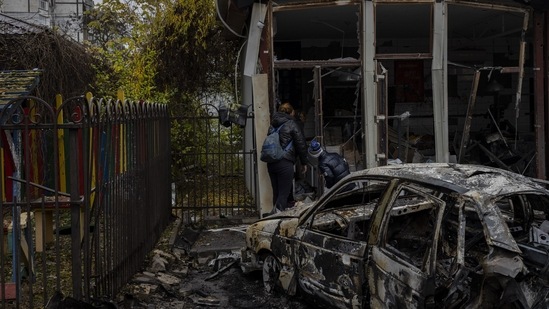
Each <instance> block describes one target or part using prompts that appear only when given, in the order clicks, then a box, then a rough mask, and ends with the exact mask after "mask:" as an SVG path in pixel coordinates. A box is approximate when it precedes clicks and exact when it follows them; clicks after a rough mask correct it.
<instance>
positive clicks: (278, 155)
mask: <svg viewBox="0 0 549 309" xmlns="http://www.w3.org/2000/svg"><path fill="white" fill-rule="evenodd" d="M283 125H284V124H282V125H281V126H280V127H278V128H276V129H274V128H273V127H271V128H269V134H268V135H267V137H266V138H265V140H264V141H263V146H261V156H260V157H259V158H260V160H261V161H263V162H267V163H273V162H278V161H280V160H281V159H282V158H283V157H284V154H285V153H286V151H288V149H290V147H291V146H292V141H290V142H289V143H288V145H287V146H286V147H285V148H282V146H281V145H280V135H279V134H278V131H280V128H282V126H283Z"/></svg>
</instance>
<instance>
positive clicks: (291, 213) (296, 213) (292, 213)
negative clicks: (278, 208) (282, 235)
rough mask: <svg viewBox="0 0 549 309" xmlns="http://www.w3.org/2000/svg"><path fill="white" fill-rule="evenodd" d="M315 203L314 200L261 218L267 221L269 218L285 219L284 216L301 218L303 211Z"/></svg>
mask: <svg viewBox="0 0 549 309" xmlns="http://www.w3.org/2000/svg"><path fill="white" fill-rule="evenodd" d="M313 205H314V203H313V202H310V203H305V204H301V205H299V206H295V207H292V208H290V209H287V210H285V211H282V212H279V213H276V214H274V215H270V216H268V217H266V218H263V219H260V220H259V221H258V222H260V221H267V220H273V219H283V218H299V217H301V215H302V214H303V213H305V212H306V211H307V210H308V209H309V208H311V207H312V206H313Z"/></svg>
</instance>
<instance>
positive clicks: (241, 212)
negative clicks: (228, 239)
mask: <svg viewBox="0 0 549 309" xmlns="http://www.w3.org/2000/svg"><path fill="white" fill-rule="evenodd" d="M228 112H229V111H227V110H219V109H218V108H217V107H216V106H214V105H212V104H202V105H200V106H199V107H198V108H197V110H196V111H194V112H193V113H189V114H191V115H192V116H187V117H185V116H179V117H173V118H172V127H173V128H175V129H176V130H177V129H180V130H182V131H183V130H185V131H187V132H190V134H189V135H182V136H179V138H180V139H181V140H180V141H176V140H175V138H174V148H175V149H177V148H178V147H177V146H175V144H176V143H182V144H183V145H179V149H183V150H182V151H181V153H179V154H176V155H175V157H177V158H179V159H178V161H179V162H178V167H177V168H178V169H179V170H178V171H177V172H176V179H174V181H175V182H174V184H175V191H176V192H177V194H176V198H175V200H176V201H175V202H176V205H177V206H176V207H177V208H178V209H179V210H182V213H183V215H182V217H183V222H184V223H186V224H196V225H204V224H206V223H207V222H206V221H212V220H219V219H221V220H225V221H227V222H229V221H231V220H230V219H237V220H238V219H242V218H247V217H257V206H256V200H255V199H254V196H257V195H256V194H255V192H256V190H257V185H256V181H255V180H256V175H257V168H256V166H257V165H256V162H255V150H254V149H255V147H254V146H253V144H254V143H253V138H252V133H251V132H252V130H246V128H245V127H240V126H238V125H235V124H232V125H230V123H229V122H228V118H229V117H231V116H230V115H228V114H226V113H228ZM246 118H247V121H248V124H246V127H248V126H250V127H253V114H252V113H248V115H246ZM183 128H185V129H183ZM246 149H248V150H246Z"/></svg>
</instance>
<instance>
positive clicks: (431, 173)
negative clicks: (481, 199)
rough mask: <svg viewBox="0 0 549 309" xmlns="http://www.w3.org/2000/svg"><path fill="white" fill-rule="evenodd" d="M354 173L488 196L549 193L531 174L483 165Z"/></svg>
mask: <svg viewBox="0 0 549 309" xmlns="http://www.w3.org/2000/svg"><path fill="white" fill-rule="evenodd" d="M354 174H355V175H357V174H358V175H370V176H379V177H381V178H400V179H406V180H410V181H413V182H418V183H424V184H431V185H435V186H441V187H444V188H446V189H449V190H452V191H456V192H458V193H461V194H465V193H466V192H469V191H475V192H478V193H480V194H481V195H484V196H486V197H487V196H496V195H507V194H512V193H517V192H525V191H539V193H542V194H545V195H549V191H548V190H546V189H545V188H544V187H542V186H541V185H539V184H537V183H535V182H534V181H532V180H531V179H529V178H528V177H525V176H523V175H520V174H517V173H513V172H509V171H506V170H503V169H499V168H494V167H487V166H480V165H470V164H453V163H410V164H399V165H387V166H380V167H374V168H370V169H366V170H362V171H359V172H356V173H354Z"/></svg>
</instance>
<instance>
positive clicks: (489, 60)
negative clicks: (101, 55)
mask: <svg viewBox="0 0 549 309" xmlns="http://www.w3.org/2000/svg"><path fill="white" fill-rule="evenodd" d="M219 3H220V4H221V5H220V6H221V8H222V9H223V8H225V7H226V8H227V9H225V10H221V12H222V13H223V12H225V15H222V18H224V21H225V24H226V26H229V27H232V29H231V30H232V31H231V32H234V33H236V34H242V35H243V37H245V39H246V48H245V51H244V55H243V58H242V59H244V60H243V61H242V85H241V87H242V92H243V95H242V97H243V101H244V103H243V104H246V105H252V106H253V110H254V116H255V118H256V121H255V128H250V129H249V130H250V131H253V132H254V133H255V134H250V136H255V139H256V143H258V142H260V141H261V139H262V137H263V136H264V134H266V130H267V129H266V128H263V127H264V123H265V121H268V120H269V116H270V114H271V113H272V112H273V111H274V110H275V109H276V107H277V106H278V104H279V103H280V102H286V101H287V102H290V103H292V104H293V105H294V107H296V108H297V109H298V110H300V111H301V112H303V113H304V114H305V115H306V117H305V119H306V120H305V135H306V137H307V138H308V139H312V138H316V140H318V141H321V142H322V144H323V145H325V146H327V147H328V148H329V149H331V150H333V151H338V152H340V153H342V154H344V155H345V156H346V157H347V158H348V161H350V162H349V163H350V164H351V166H354V168H356V169H362V168H369V167H374V166H378V165H386V164H389V163H392V161H393V160H397V161H399V162H459V163H474V164H482V165H489V166H495V167H500V168H504V169H508V170H512V171H515V172H519V173H522V174H526V175H528V176H533V177H538V178H541V179H546V177H547V176H546V174H547V166H546V162H547V157H548V156H547V153H546V150H545V145H546V143H547V125H546V123H547V119H548V115H549V113H548V108H547V97H548V95H547V89H548V88H547V87H546V86H547V79H546V75H547V74H546V72H547V59H548V54H549V53H548V50H547V48H546V46H547V44H545V43H546V41H547V37H548V36H547V33H548V31H547V29H548V19H547V9H548V4H549V3H547V1H523V0H498V1H492V0H368V1H364V0H357V1H353V0H347V1H303V0H301V1H299V0H282V1H259V2H258V1H255V2H253V1H237V0H232V1H221V0H220V1H219ZM224 4H227V5H226V6H224ZM235 12H237V13H235ZM242 12H246V13H247V15H246V16H248V17H249V22H241V24H239V23H238V21H239V20H241V21H242V20H245V19H244V18H241V17H240V15H242V14H240V15H239V14H238V13H242ZM239 26H242V27H239ZM258 119H259V121H258ZM250 145H252V144H251V143H250ZM261 170H262V167H261V166H259V173H258V175H259V177H261V175H263V174H262V172H261ZM264 175H266V174H264ZM314 178H315V177H314V175H313V176H312V180H314ZM260 182H261V181H260ZM313 185H314V181H313Z"/></svg>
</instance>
